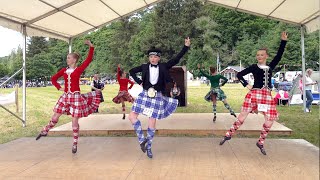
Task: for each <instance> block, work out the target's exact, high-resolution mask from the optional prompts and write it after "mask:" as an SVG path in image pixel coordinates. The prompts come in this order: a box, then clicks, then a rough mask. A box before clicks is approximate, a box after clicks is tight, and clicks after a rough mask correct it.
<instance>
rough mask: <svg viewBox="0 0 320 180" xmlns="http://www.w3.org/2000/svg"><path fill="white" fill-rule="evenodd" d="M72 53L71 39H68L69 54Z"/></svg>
mask: <svg viewBox="0 0 320 180" xmlns="http://www.w3.org/2000/svg"><path fill="white" fill-rule="evenodd" d="M71 52H72V39H71V38H70V39H69V53H71Z"/></svg>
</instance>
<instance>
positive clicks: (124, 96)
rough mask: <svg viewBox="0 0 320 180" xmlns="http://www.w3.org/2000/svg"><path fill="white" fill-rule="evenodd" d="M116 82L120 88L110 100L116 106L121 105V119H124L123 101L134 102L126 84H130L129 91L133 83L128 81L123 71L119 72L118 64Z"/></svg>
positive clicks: (124, 106)
mask: <svg viewBox="0 0 320 180" xmlns="http://www.w3.org/2000/svg"><path fill="white" fill-rule="evenodd" d="M117 80H118V83H119V86H120V89H119V92H118V95H117V96H116V97H114V98H113V99H112V101H113V102H114V103H116V104H120V103H121V104H122V113H123V117H122V119H125V118H126V104H125V101H128V102H130V103H132V102H133V101H134V99H133V97H132V96H131V95H130V94H129V92H128V84H130V87H129V89H131V88H132V86H133V85H134V82H132V81H130V80H129V79H128V78H127V73H126V72H125V71H121V69H120V64H119V65H118V68H117Z"/></svg>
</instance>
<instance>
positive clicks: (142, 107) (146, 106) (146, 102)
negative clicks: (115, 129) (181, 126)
mask: <svg viewBox="0 0 320 180" xmlns="http://www.w3.org/2000/svg"><path fill="white" fill-rule="evenodd" d="M177 106H178V100H177V99H173V98H169V97H166V96H163V95H162V93H159V92H158V93H157V94H156V97H154V98H150V97H148V95H147V91H146V90H143V91H142V92H141V93H140V94H139V95H138V97H137V98H136V100H135V101H134V103H133V106H132V111H133V112H135V113H138V114H143V115H146V116H148V117H149V118H154V119H158V120H160V119H164V118H166V117H168V116H169V115H170V114H172V113H173V112H174V111H175V110H176V109H177ZM148 111H149V113H148Z"/></svg>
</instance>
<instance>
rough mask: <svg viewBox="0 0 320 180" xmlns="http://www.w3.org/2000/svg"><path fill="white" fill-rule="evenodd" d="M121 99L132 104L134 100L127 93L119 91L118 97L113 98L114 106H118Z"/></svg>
mask: <svg viewBox="0 0 320 180" xmlns="http://www.w3.org/2000/svg"><path fill="white" fill-rule="evenodd" d="M121 99H123V101H128V102H130V103H132V102H134V98H133V97H132V96H131V95H130V94H129V93H128V91H119V93H118V95H117V96H116V97H114V98H113V99H112V101H113V102H114V103H116V104H120V103H121Z"/></svg>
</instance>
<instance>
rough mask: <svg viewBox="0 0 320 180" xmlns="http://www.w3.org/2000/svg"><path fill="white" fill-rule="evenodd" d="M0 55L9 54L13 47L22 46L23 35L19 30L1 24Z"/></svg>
mask: <svg viewBox="0 0 320 180" xmlns="http://www.w3.org/2000/svg"><path fill="white" fill-rule="evenodd" d="M0 40H1V42H0V57H3V56H7V55H9V54H10V53H11V51H12V49H17V48H18V46H19V45H20V46H21V47H22V42H23V40H22V35H21V34H20V33H19V32H16V31H13V30H10V29H7V28H4V27H2V26H0Z"/></svg>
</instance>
